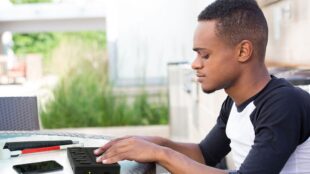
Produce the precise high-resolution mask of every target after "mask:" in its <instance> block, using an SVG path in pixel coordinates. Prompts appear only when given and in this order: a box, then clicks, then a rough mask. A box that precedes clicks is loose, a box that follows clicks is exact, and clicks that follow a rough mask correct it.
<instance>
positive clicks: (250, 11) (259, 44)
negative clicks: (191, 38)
mask: <svg viewBox="0 0 310 174" xmlns="http://www.w3.org/2000/svg"><path fill="white" fill-rule="evenodd" d="M208 20H216V21H217V27H216V29H217V31H216V32H217V35H218V36H219V37H220V38H222V39H224V41H227V42H228V43H229V44H232V45H235V44H238V43H240V42H241V41H242V40H249V41H251V42H252V43H253V47H254V54H255V53H256V54H257V55H258V56H259V57H262V58H263V59H264V57H265V52H266V46H267V42H268V25H267V21H266V18H265V16H264V14H263V12H262V10H261V9H260V8H259V6H258V4H257V2H256V1H255V0H216V1H215V2H213V3H212V4H210V5H209V6H208V7H206V8H205V9H204V10H203V11H202V12H201V13H200V14H199V16H198V21H208Z"/></svg>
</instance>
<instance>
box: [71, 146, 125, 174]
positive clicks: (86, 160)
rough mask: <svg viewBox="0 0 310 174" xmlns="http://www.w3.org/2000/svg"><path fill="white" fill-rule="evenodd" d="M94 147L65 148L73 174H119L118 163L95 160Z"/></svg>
mask: <svg viewBox="0 0 310 174" xmlns="http://www.w3.org/2000/svg"><path fill="white" fill-rule="evenodd" d="M95 149H97V148H96V147H72V148H68V149H67V155H68V159H69V161H70V165H71V168H72V170H73V172H74V174H119V173H120V165H119V164H118V163H114V164H103V163H97V162H96V156H95V155H94V150H95Z"/></svg>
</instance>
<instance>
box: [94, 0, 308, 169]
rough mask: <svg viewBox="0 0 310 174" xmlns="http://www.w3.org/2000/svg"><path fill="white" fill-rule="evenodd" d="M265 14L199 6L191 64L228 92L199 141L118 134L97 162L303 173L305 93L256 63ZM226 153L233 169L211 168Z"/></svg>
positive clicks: (222, 0)
mask: <svg viewBox="0 0 310 174" xmlns="http://www.w3.org/2000/svg"><path fill="white" fill-rule="evenodd" d="M267 38H268V27H267V22H266V19H265V17H264V15H263V13H262V11H261V9H260V8H259V7H258V5H257V3H256V2H255V1H254V0H217V1H215V2H214V3H212V4H211V5H210V6H208V7H207V8H206V9H205V10H203V11H202V12H201V14H200V15H199V17H198V26H197V29H196V32H195V36H194V48H193V49H194V51H196V52H197V57H196V59H195V60H194V62H193V63H192V67H193V69H194V70H195V71H196V72H197V73H196V74H197V77H198V81H199V82H200V83H201V86H202V89H203V91H204V92H206V93H211V92H213V91H216V90H219V89H224V90H225V92H226V93H227V94H228V97H227V99H226V100H225V101H224V103H223V105H222V109H221V111H220V114H219V117H218V120H217V123H216V125H215V126H214V128H213V129H212V130H211V132H210V133H209V134H208V135H207V137H206V138H205V139H204V140H202V141H201V142H200V143H199V144H189V143H177V142H173V141H170V140H167V139H163V138H160V137H132V136H131V137H124V138H120V139H116V140H113V141H111V142H109V143H107V144H106V145H104V146H103V147H101V148H99V149H97V150H96V151H95V152H94V153H95V154H96V155H100V154H102V153H104V155H102V156H99V157H98V158H97V161H98V162H103V163H114V162H117V161H119V160H124V159H128V160H135V161H139V162H150V161H155V162H157V163H159V164H161V165H162V166H164V167H165V168H166V169H168V170H169V171H170V172H171V173H181V174H183V173H191V174H200V173H201V174H211V173H212V174H222V173H242V174H273V173H274V174H277V173H280V172H281V173H290V174H292V173H310V139H309V135H310V96H309V94H308V93H306V92H305V91H302V90H301V89H298V88H295V87H293V86H292V85H291V84H289V83H288V82H287V81H285V80H284V79H278V78H276V77H274V76H270V75H269V73H268V71H267V68H266V66H265V64H264V57H265V51H266V45H267ZM230 151H232V156H233V160H234V163H235V165H236V170H235V171H224V170H219V169H216V168H213V167H212V166H215V165H216V164H217V163H218V162H219V161H220V160H221V159H222V158H223V157H224V156H225V155H226V154H227V153H228V152H230Z"/></svg>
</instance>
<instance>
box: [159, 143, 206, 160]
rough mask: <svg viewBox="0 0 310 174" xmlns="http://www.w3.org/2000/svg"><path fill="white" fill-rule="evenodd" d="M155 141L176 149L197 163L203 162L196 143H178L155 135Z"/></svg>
mask: <svg viewBox="0 0 310 174" xmlns="http://www.w3.org/2000/svg"><path fill="white" fill-rule="evenodd" d="M155 143H156V144H158V145H161V146H165V147H168V148H170V149H173V150H175V151H178V152H180V153H182V154H184V155H186V156H188V157H190V158H192V159H193V160H195V161H197V162H199V163H202V164H205V162H204V159H203V156H202V153H201V151H200V148H199V146H198V144H194V143H179V142H174V141H171V140H168V139H165V138H161V137H155Z"/></svg>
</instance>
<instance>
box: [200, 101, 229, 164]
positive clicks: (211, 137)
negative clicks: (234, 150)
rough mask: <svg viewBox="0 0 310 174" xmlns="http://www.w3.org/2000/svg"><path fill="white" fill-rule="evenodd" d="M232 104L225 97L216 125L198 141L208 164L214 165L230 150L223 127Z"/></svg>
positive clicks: (224, 127)
mask: <svg viewBox="0 0 310 174" xmlns="http://www.w3.org/2000/svg"><path fill="white" fill-rule="evenodd" d="M232 104H233V101H232V100H231V99H230V98H229V97H227V98H226V100H225V101H224V103H223V104H222V108H221V111H220V115H219V117H218V118H217V122H216V125H215V126H214V127H213V128H212V130H211V131H210V132H209V133H208V135H207V136H206V138H205V139H203V140H202V141H201V142H200V143H199V147H200V150H201V152H202V155H203V157H204V160H205V163H206V164H207V165H209V166H215V165H216V164H217V163H219V162H220V160H221V159H222V158H223V157H225V155H227V153H228V152H229V151H230V147H229V144H230V140H229V139H228V138H227V136H226V133H225V129H226V123H227V120H228V116H229V113H230V110H231V107H232Z"/></svg>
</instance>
